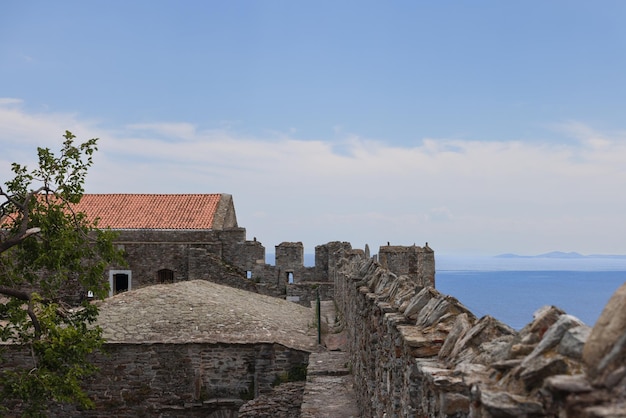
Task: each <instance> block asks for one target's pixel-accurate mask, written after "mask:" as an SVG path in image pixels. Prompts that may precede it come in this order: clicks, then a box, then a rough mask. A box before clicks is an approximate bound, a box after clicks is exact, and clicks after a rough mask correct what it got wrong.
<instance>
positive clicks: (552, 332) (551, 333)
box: [522, 314, 584, 367]
mask: <svg viewBox="0 0 626 418" xmlns="http://www.w3.org/2000/svg"><path fill="white" fill-rule="evenodd" d="M581 325H584V324H583V323H582V321H581V320H580V319H578V318H576V317H575V316H572V315H567V314H565V315H561V316H560V317H559V319H558V320H557V321H556V322H555V323H554V324H552V325H551V326H550V328H548V330H547V331H546V333H545V334H544V336H543V338H542V339H541V341H540V342H539V344H537V346H536V347H535V349H534V350H533V351H532V352H531V353H530V354H529V355H528V357H526V358H525V359H524V361H523V362H522V367H528V364H529V363H530V362H532V361H534V360H535V358H537V357H538V356H540V355H542V354H543V353H545V352H546V351H548V350H550V349H551V348H553V347H556V346H557V345H558V344H559V343H560V342H561V339H562V338H563V335H565V332H566V331H567V330H569V329H570V328H572V327H574V326H576V327H578V326H581Z"/></svg>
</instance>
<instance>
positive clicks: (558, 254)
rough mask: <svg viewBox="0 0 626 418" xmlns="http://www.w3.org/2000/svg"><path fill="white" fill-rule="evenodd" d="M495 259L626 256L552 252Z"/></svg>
mask: <svg viewBox="0 0 626 418" xmlns="http://www.w3.org/2000/svg"><path fill="white" fill-rule="evenodd" d="M495 258H617V259H626V255H618V254H590V255H583V254H580V253H577V252H574V251H572V252H569V253H565V252H562V251H552V252H549V253H544V254H539V255H518V254H510V253H508V254H500V255H496V256H495Z"/></svg>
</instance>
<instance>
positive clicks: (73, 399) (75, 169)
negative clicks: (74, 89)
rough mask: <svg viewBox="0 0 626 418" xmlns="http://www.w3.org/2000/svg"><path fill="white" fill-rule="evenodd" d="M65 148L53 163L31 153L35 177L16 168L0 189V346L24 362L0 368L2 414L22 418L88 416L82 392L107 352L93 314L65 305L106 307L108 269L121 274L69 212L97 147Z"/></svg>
mask: <svg viewBox="0 0 626 418" xmlns="http://www.w3.org/2000/svg"><path fill="white" fill-rule="evenodd" d="M64 138H65V141H64V142H63V147H62V149H61V151H60V153H59V155H58V156H57V155H55V154H54V153H53V152H51V151H50V149H48V148H38V149H37V152H38V157H39V161H38V166H37V168H35V169H33V170H29V169H27V167H26V166H22V165H20V164H17V163H13V164H12V171H13V174H14V176H15V177H14V178H13V179H12V180H10V181H7V182H6V183H5V186H4V187H0V340H2V341H3V342H4V349H5V350H9V349H10V350H16V349H21V350H22V351H23V352H25V353H27V354H28V356H27V359H28V362H29V364H28V365H27V367H5V365H3V366H2V368H1V369H0V397H1V399H0V401H1V402H0V404H2V406H3V407H4V408H5V410H6V409H13V408H15V409H18V410H20V411H22V412H23V414H24V415H25V416H42V415H44V411H45V409H46V407H47V406H48V405H50V404H51V403H75V404H78V405H80V406H81V407H83V408H89V407H92V406H93V402H92V401H91V399H89V398H88V396H87V395H86V394H85V392H84V391H83V390H82V388H81V382H82V380H83V379H84V378H85V377H87V376H90V375H92V374H93V373H95V372H96V368H95V367H94V366H93V365H92V364H91V363H90V362H89V360H88V359H89V355H90V354H91V353H93V352H94V351H96V350H98V349H99V348H101V346H102V344H103V342H104V341H103V338H102V330H101V329H100V328H99V327H97V326H95V325H93V322H94V321H95V319H96V318H97V315H98V309H97V307H96V306H95V305H94V304H91V303H89V300H88V298H84V300H83V301H82V303H80V304H78V303H77V304H74V305H71V304H68V303H67V299H65V298H64V297H63V295H64V294H68V293H76V292H77V291H80V292H82V294H83V295H85V296H86V295H87V293H88V292H91V293H93V295H94V297H97V298H103V297H105V296H106V295H107V292H108V283H107V282H106V281H105V280H104V272H105V269H106V268H107V266H109V265H111V264H117V265H123V264H124V261H123V259H122V255H121V253H120V251H118V250H117V249H116V248H115V246H114V245H113V239H114V238H115V235H114V233H113V232H112V231H110V230H103V229H99V228H97V220H92V219H88V218H87V216H86V214H85V213H79V212H76V211H75V210H74V207H75V205H76V204H77V203H78V202H79V201H80V199H81V197H82V195H83V193H84V190H83V185H84V181H85V176H86V174H87V170H88V168H89V167H91V165H92V156H93V153H94V152H95V151H96V150H97V147H96V143H97V139H90V140H88V141H86V142H84V143H82V144H80V145H75V144H74V139H75V136H74V135H73V134H72V133H71V132H69V131H66V133H65V135H64ZM0 355H1V353H0ZM0 361H2V362H3V363H4V362H5V361H6V360H5V359H2V358H0Z"/></svg>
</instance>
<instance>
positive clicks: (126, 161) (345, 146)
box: [0, 0, 626, 254]
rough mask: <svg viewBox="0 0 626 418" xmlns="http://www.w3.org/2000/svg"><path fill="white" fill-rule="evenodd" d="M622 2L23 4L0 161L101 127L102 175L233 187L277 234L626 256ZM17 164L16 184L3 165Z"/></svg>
mask: <svg viewBox="0 0 626 418" xmlns="http://www.w3.org/2000/svg"><path fill="white" fill-rule="evenodd" d="M625 17H626V3H624V2H623V1H602V2H590V1H584V2H583V1H574V0H568V1H524V2H521V1H520V2H513V1H510V2H502V1H473V2H468V1H456V2H455V1H442V2H434V1H432V2H431V1H429V2H427V1H405V2H399V1H396V2H369V1H359V2H355V1H352V2H351V1H342V2H326V1H315V2H286V1H281V2H278V1H254V2H253V1H229V2H226V1H223V2H218V1H182V2H174V1H134V2H126V1H123V2H122V1H90V2H84V1H58V2H47V1H30V2H23V1H14V0H8V1H5V2H3V5H2V11H1V13H0V80H2V81H0V128H1V129H0V146H1V147H2V152H0V177H1V178H8V176H10V172H9V170H8V167H9V164H10V162H12V161H19V162H29V161H32V159H33V155H34V153H35V148H36V147H37V146H46V147H51V148H58V146H59V144H60V142H61V134H62V133H63V132H64V131H65V129H69V130H72V131H73V132H74V133H75V134H77V135H78V136H79V138H81V139H88V138H91V137H99V138H100V150H99V152H98V155H97V157H96V165H95V166H94V167H93V169H92V171H91V173H90V175H89V178H88V182H87V191H88V192H91V193H120V192H128V193H131V192H145V193H213V192H226V193H231V194H233V196H234V198H235V204H236V207H237V212H238V219H239V223H240V225H242V226H244V227H246V229H247V231H248V236H249V237H252V236H256V237H257V238H258V239H259V240H260V241H262V242H263V243H264V244H265V246H266V247H267V249H268V252H273V246H274V245H276V244H278V243H280V242H282V241H303V242H304V244H305V249H306V251H307V252H312V251H313V248H314V246H315V245H318V244H322V243H325V242H328V241H332V240H342V241H350V242H351V243H352V244H353V246H355V247H362V246H364V245H365V243H369V245H370V246H371V247H373V248H377V247H378V246H379V245H381V244H384V243H386V242H387V241H390V242H392V243H394V244H403V245H411V244H413V243H417V244H418V245H421V244H423V242H425V241H428V242H429V244H430V245H431V246H432V247H433V248H434V249H435V250H436V251H437V252H439V253H442V254H461V253H462V254H498V253H503V252H518V253H522V254H537V253H541V252H545V251H551V250H562V251H579V252H582V253H587V254H590V253H626V238H625V237H626V222H625V221H626V219H625V217H626V215H625V214H626V196H624V193H623V190H624V188H625V186H626V164H625V163H626V126H625V124H626V123H625V121H624V113H625V110H626V82H625V80H624V79H625V77H626V76H625V74H626V25H624V24H623V21H624V18H625ZM3 181H4V180H3Z"/></svg>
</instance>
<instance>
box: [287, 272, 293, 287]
mask: <svg viewBox="0 0 626 418" xmlns="http://www.w3.org/2000/svg"><path fill="white" fill-rule="evenodd" d="M287 282H289V284H293V271H288V272H287Z"/></svg>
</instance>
